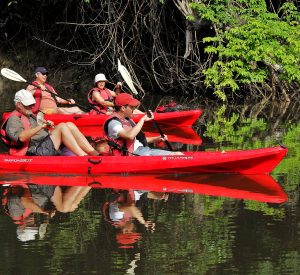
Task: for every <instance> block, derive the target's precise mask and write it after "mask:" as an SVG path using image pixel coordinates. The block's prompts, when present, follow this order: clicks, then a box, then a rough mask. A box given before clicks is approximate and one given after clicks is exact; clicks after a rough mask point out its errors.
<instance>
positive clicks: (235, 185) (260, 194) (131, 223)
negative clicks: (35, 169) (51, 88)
mask: <svg viewBox="0 0 300 275" xmlns="http://www.w3.org/2000/svg"><path fill="white" fill-rule="evenodd" d="M0 183H1V184H2V187H1V190H2V192H1V193H2V206H3V209H4V211H5V214H6V215H8V216H9V217H10V218H11V219H12V220H13V221H14V223H15V224H17V237H18V239H19V240H20V241H22V242H26V241H31V240H34V239H37V238H38V239H42V238H43V237H44V236H45V233H46V228H47V225H48V223H49V221H50V220H51V219H52V218H53V217H56V216H58V215H57V212H62V213H67V212H72V211H74V210H75V209H77V207H78V206H79V204H80V202H81V201H82V200H83V199H84V198H85V196H86V195H87V194H88V192H89V191H90V190H91V189H92V188H95V189H96V188H97V189H98V188H100V189H105V190H103V192H102V191H101V193H102V195H101V197H97V200H100V201H102V202H103V201H104V203H103V206H102V204H101V208H102V216H103V219H104V220H105V224H106V225H107V226H108V230H107V233H108V234H109V235H110V236H112V237H113V238H114V239H115V241H116V242H117V244H118V246H119V247H120V248H132V247H133V246H134V244H136V243H138V242H139V241H140V240H141V238H142V233H141V232H143V231H148V232H154V231H155V227H156V218H155V217H154V218H153V216H152V218H147V216H145V214H143V213H145V211H143V210H145V209H146V205H147V203H148V202H149V201H153V202H154V200H155V204H156V206H157V205H158V204H159V207H158V208H160V207H164V205H165V203H166V202H168V198H169V196H170V195H171V193H177V194H203V195H210V196H222V197H229V198H235V199H247V200H255V201H260V202H268V203H283V202H285V201H287V199H288V198H287V195H286V194H285V192H284V191H283V189H282V188H281V186H280V185H279V184H278V183H277V182H276V181H275V180H274V179H273V178H272V177H271V176H269V175H247V176H246V175H226V174H225V175H220V174H194V175H191V174H189V175H176V176H174V175H173V176H171V175H133V176H125V175H123V176H112V175H102V176H92V175H90V176H78V175H75V176H72V175H70V176H65V175H54V176H47V175H40V174H29V173H18V174H13V173H2V174H0ZM105 194H108V195H105ZM173 196H174V195H172V197H173ZM172 197H171V198H172ZM143 207H144V208H143ZM101 208H99V210H100V209H101ZM158 212H159V211H158Z"/></svg>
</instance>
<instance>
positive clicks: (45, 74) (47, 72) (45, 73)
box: [39, 72, 49, 75]
mask: <svg viewBox="0 0 300 275" xmlns="http://www.w3.org/2000/svg"><path fill="white" fill-rule="evenodd" d="M39 74H42V75H48V74H49V73H48V72H46V73H41V72H39Z"/></svg>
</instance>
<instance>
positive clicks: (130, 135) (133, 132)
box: [118, 115, 153, 140]
mask: <svg viewBox="0 0 300 275" xmlns="http://www.w3.org/2000/svg"><path fill="white" fill-rule="evenodd" d="M152 119H153V118H152V117H148V116H147V115H144V116H143V117H142V118H141V119H140V120H139V122H138V123H137V124H136V125H135V126H134V127H132V128H131V129H130V130H125V129H122V130H121V131H119V133H118V136H119V137H121V138H124V139H129V140H133V139H134V138H135V137H136V136H137V134H138V133H139V132H140V131H141V129H142V127H143V125H144V122H145V121H148V120H152Z"/></svg>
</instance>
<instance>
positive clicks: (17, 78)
mask: <svg viewBox="0 0 300 275" xmlns="http://www.w3.org/2000/svg"><path fill="white" fill-rule="evenodd" d="M1 74H2V75H3V76H4V77H6V78H8V79H10V80H13V81H17V82H24V83H27V84H30V85H32V86H34V87H36V88H40V86H39V85H36V84H33V83H30V82H28V81H27V80H26V79H24V78H23V77H22V76H20V75H19V74H18V73H17V72H15V71H13V70H10V69H7V68H3V69H1ZM45 88H46V90H44V91H46V92H47V93H49V94H51V95H53V96H57V97H60V98H62V99H64V100H66V101H68V102H71V101H70V99H66V98H63V97H61V96H59V95H57V94H56V93H54V92H51V91H50V90H49V89H47V87H45ZM74 105H76V106H78V107H79V108H81V109H83V110H85V111H87V112H89V111H90V108H88V107H86V106H82V105H80V104H78V103H74ZM91 109H93V110H95V111H97V113H99V110H98V109H97V108H95V107H94V106H91Z"/></svg>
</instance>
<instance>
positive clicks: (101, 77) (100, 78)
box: [95, 74, 108, 83]
mask: <svg viewBox="0 0 300 275" xmlns="http://www.w3.org/2000/svg"><path fill="white" fill-rule="evenodd" d="M99 81H105V82H107V81H108V80H107V79H106V77H105V75H104V74H97V75H96V76H95V83H97V82H99Z"/></svg>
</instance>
